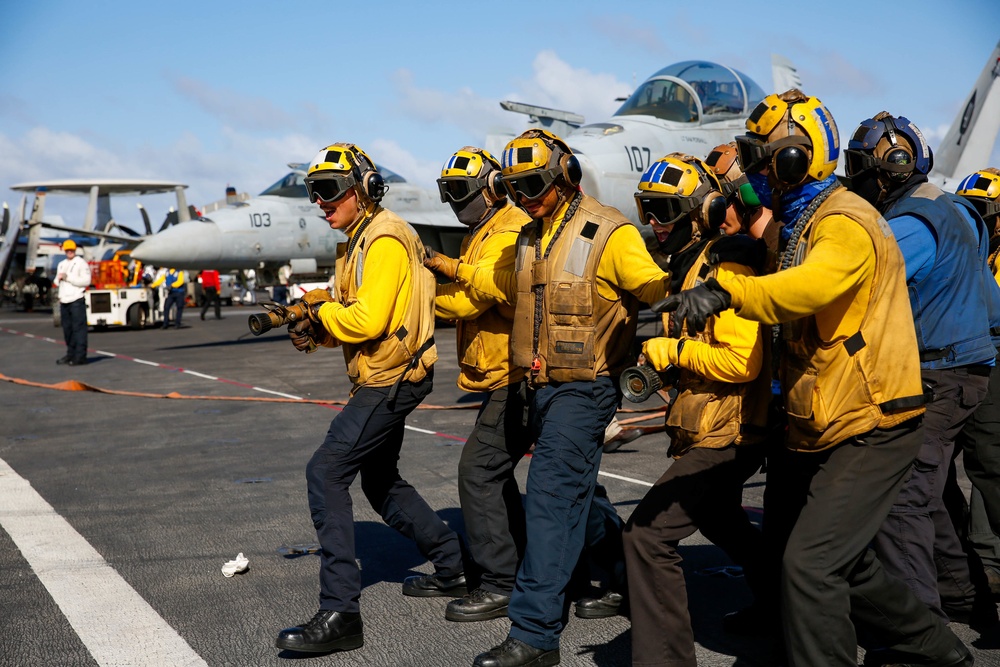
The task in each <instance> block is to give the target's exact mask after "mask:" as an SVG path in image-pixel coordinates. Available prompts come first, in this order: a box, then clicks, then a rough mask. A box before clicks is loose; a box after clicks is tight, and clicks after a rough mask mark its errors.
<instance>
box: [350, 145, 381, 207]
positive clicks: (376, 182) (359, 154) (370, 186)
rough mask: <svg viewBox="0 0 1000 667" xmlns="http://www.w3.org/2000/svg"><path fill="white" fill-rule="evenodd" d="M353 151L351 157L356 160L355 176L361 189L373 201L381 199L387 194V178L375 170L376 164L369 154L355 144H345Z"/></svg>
mask: <svg viewBox="0 0 1000 667" xmlns="http://www.w3.org/2000/svg"><path fill="white" fill-rule="evenodd" d="M344 145H345V147H346V148H348V149H349V150H350V152H351V158H352V160H354V161H355V164H354V178H355V179H356V180H357V182H358V185H360V186H361V191H362V192H363V193H364V194H365V195H366V196H367V197H368V198H369V199H371V200H372V201H376V202H377V201H381V200H382V197H384V196H385V191H386V187H385V179H384V178H382V174H380V173H378V172H377V171H376V170H375V165H374V164H373V163H372V162H371V161H370V160H369V159H368V156H367V155H366V154H365V152H364V151H362V150H361V149H360V148H358V147H357V146H355V145H354V144H344Z"/></svg>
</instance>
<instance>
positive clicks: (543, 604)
mask: <svg viewBox="0 0 1000 667" xmlns="http://www.w3.org/2000/svg"><path fill="white" fill-rule="evenodd" d="M530 400H531V403H530V407H529V410H530V412H529V415H530V416H529V418H530V424H531V429H532V433H533V434H534V435H535V436H536V438H535V452H534V454H533V456H532V460H531V467H530V468H529V469H528V483H527V486H526V495H525V507H524V509H525V517H526V519H527V530H528V542H527V545H526V548H525V553H524V559H523V560H522V562H521V566H520V568H519V569H518V572H517V581H516V583H515V586H514V592H513V594H512V596H511V600H510V606H509V608H508V615H509V616H510V619H511V624H512V626H511V630H510V636H511V637H513V638H515V639H518V640H520V641H523V642H525V643H526V644H529V645H531V646H534V647H536V648H540V649H545V650H552V649H555V648H558V646H559V635H560V633H561V632H562V629H563V627H564V626H565V624H566V614H567V610H568V606H567V604H566V587H567V585H568V584H569V581H570V578H571V576H572V574H573V570H574V568H575V567H576V565H577V561H578V560H579V559H580V554H581V552H582V550H583V546H584V542H585V541H587V542H590V543H593V542H595V541H600V537H601V535H600V534H599V533H602V532H603V533H604V535H603V536H604V537H606V538H610V541H612V542H613V541H617V542H618V544H619V547H618V549H619V550H620V543H621V533H620V532H619V531H620V526H621V519H619V518H618V517H617V514H615V511H614V508H613V507H612V506H611V503H610V502H607V499H606V498H605V499H603V501H601V502H595V501H594V490H595V487H596V485H597V470H598V468H599V467H600V464H601V453H602V447H603V446H604V429H605V427H606V426H607V425H608V423H609V422H610V421H611V418H612V417H614V414H615V410H616V408H617V405H618V394H617V391H616V388H615V385H614V382H613V381H612V380H611V378H606V377H600V378H597V380H596V381H594V382H566V383H561V384H553V385H547V386H544V387H542V388H540V389H538V390H537V391H535V392H534V395H533V396H532V397H531V398H530ZM612 515H613V516H612ZM588 532H589V533H590V534H589V535H588ZM588 546H589V545H588ZM597 551H601V549H597ZM604 551H606V552H609V551H613V549H612V548H611V547H608V548H606V549H604Z"/></svg>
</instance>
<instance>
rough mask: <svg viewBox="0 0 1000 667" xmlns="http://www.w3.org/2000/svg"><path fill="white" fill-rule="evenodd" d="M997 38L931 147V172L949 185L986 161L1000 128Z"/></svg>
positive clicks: (999, 79) (999, 69)
mask: <svg viewBox="0 0 1000 667" xmlns="http://www.w3.org/2000/svg"><path fill="white" fill-rule="evenodd" d="M998 81H1000V42H998V43H997V45H996V47H994V49H993V52H992V53H991V54H990V57H989V59H988V60H987V61H986V66H985V67H983V71H982V72H980V74H979V78H978V79H976V85H975V86H974V87H973V89H972V92H971V93H969V96H968V97H967V98H966V101H965V104H963V105H962V108H961V109H960V110H959V112H958V116H956V118H955V121H954V122H953V123H952V124H951V127H950V128H948V132H947V134H945V135H944V138H943V139H942V140H941V143H940V144H939V145H938V148H937V150H935V151H934V168H933V170H932V175H935V176H937V179H939V180H943V182H944V184H945V185H947V184H948V183H949V182H952V188H951V189H954V186H957V185H958V181H959V180H960V179H962V178H964V177H965V176H967V175H969V174H971V173H972V172H974V171H977V170H979V169H983V168H984V167H987V166H989V165H988V164H987V162H988V161H989V159H990V155H991V154H992V152H993V146H994V144H995V143H996V138H997V132H998V131H1000V83H998Z"/></svg>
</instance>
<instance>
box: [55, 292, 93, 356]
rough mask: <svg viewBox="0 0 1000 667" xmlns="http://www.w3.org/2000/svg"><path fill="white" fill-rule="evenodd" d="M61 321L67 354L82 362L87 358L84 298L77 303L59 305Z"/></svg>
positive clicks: (85, 306)
mask: <svg viewBox="0 0 1000 667" xmlns="http://www.w3.org/2000/svg"><path fill="white" fill-rule="evenodd" d="M59 319H60V321H61V322H62V330H63V339H64V340H65V341H66V354H67V355H68V356H69V358H70V359H74V360H76V361H81V360H83V359H86V358H87V304H86V303H85V302H84V300H83V297H80V298H79V299H77V300H76V301H71V302H69V303H60V304H59Z"/></svg>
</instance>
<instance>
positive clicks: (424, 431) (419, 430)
mask: <svg viewBox="0 0 1000 667" xmlns="http://www.w3.org/2000/svg"><path fill="white" fill-rule="evenodd" d="M406 428H408V429H410V430H411V431H416V432H417V433H427V434H428V435H437V434H438V432H437V431H428V430H427V429H425V428H417V427H416V426H407V427H406Z"/></svg>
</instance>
